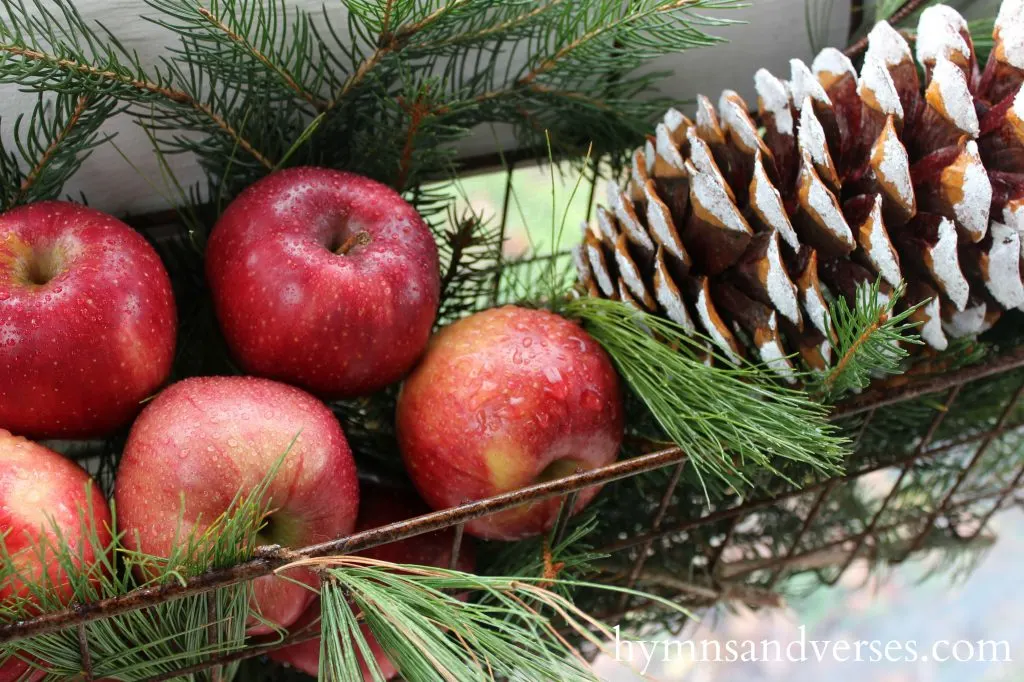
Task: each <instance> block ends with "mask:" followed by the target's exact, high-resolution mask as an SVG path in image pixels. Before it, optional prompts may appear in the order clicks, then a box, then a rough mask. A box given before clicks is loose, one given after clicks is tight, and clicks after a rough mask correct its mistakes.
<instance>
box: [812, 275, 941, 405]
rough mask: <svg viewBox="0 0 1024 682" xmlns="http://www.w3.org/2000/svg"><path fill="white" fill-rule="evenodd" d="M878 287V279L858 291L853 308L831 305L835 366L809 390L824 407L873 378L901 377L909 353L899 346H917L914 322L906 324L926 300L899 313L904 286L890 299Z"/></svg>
mask: <svg viewBox="0 0 1024 682" xmlns="http://www.w3.org/2000/svg"><path fill="white" fill-rule="evenodd" d="M880 287H881V280H878V281H876V282H875V283H874V284H872V285H871V286H862V287H859V288H858V289H857V295H856V300H855V301H854V305H853V307H850V305H849V303H847V301H846V299H845V298H844V297H842V296H840V297H838V298H837V299H836V300H835V301H834V302H833V303H832V304H831V305H830V306H829V323H830V325H831V327H832V330H833V331H834V332H835V336H836V343H835V354H836V361H835V363H834V364H833V365H832V367H831V368H830V369H829V370H828V372H826V373H825V374H823V375H822V376H821V378H820V380H819V382H818V384H817V385H816V386H815V387H813V388H812V392H814V393H816V394H818V395H820V396H821V397H822V399H823V400H825V401H827V402H835V400H837V399H838V398H840V397H842V396H843V395H845V394H847V393H849V392H850V391H859V390H862V389H864V388H867V386H868V384H869V383H870V382H871V380H872V378H874V377H878V376H886V375H890V374H899V373H900V371H901V367H902V363H903V361H904V360H905V359H906V358H907V356H908V354H909V353H908V351H907V349H906V348H905V347H904V346H903V344H916V345H920V344H921V339H920V337H919V336H917V335H916V334H913V333H912V330H913V329H915V328H916V327H917V323H916V322H912V321H909V319H910V316H911V315H913V314H914V312H915V311H916V310H917V309H918V308H920V307H921V306H923V305H925V304H926V303H928V301H922V302H921V303H918V304H917V305H914V306H910V307H908V308H906V309H905V310H903V311H902V312H899V313H897V312H896V305H897V304H898V303H899V302H900V299H901V298H902V297H903V292H904V290H905V288H906V287H905V285H901V286H899V287H898V288H897V289H895V290H894V291H893V292H892V294H891V295H888V296H887V295H885V294H883V293H882V292H881V290H880Z"/></svg>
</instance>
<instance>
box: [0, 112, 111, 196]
mask: <svg viewBox="0 0 1024 682" xmlns="http://www.w3.org/2000/svg"><path fill="white" fill-rule="evenodd" d="M115 105H116V102H115V101H114V100H112V99H110V98H108V97H93V96H89V95H79V96H75V95H70V94H66V93H61V92H58V93H56V94H55V95H52V96H48V95H46V94H44V93H39V95H38V96H37V99H36V105H35V107H34V108H33V110H32V113H31V114H30V115H29V116H28V117H27V118H26V116H25V115H21V116H18V118H17V119H16V120H15V122H14V144H15V149H16V150H10V151H8V150H5V149H3V147H2V146H0V212H2V211H6V210H7V209H10V208H13V207H14V206H18V205H21V204H28V203H31V202H33V201H41V200H43V199H56V198H58V197H59V196H60V192H61V189H62V188H63V186H64V183H65V182H67V180H68V178H70V177H71V176H72V175H74V173H75V171H77V170H78V168H79V166H81V164H82V162H83V161H84V160H85V159H86V158H88V156H89V154H90V153H91V152H92V150H93V149H94V148H95V147H97V146H98V145H100V144H102V143H103V142H105V141H106V140H107V139H108V138H107V137H106V136H103V135H101V134H100V132H99V128H100V126H101V125H102V124H103V122H104V121H106V120H107V118H108V117H110V116H111V115H112V114H113V113H114V111H115V110H116V106H115Z"/></svg>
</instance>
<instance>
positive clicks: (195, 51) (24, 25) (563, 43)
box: [0, 0, 737, 197]
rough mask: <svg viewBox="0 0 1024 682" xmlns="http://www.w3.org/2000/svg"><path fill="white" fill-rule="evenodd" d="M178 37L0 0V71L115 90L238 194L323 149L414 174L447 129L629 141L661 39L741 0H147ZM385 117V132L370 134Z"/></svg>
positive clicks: (16, 77)
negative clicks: (145, 54) (162, 42)
mask: <svg viewBox="0 0 1024 682" xmlns="http://www.w3.org/2000/svg"><path fill="white" fill-rule="evenodd" d="M148 4H149V7H150V8H151V10H152V13H151V14H150V15H148V16H146V17H145V18H146V19H148V20H149V21H152V22H153V23H155V24H157V25H159V26H160V27H162V28H163V29H165V30H167V31H169V32H170V33H171V34H172V35H173V36H174V37H176V38H177V42H176V44H175V45H174V46H173V47H172V48H171V49H170V50H169V51H168V52H167V53H166V54H165V55H164V56H163V57H162V58H161V60H160V61H159V63H158V64H157V65H156V66H152V67H150V66H146V65H144V64H143V63H142V62H141V60H140V58H139V57H138V55H137V54H135V53H134V52H132V51H130V50H128V49H127V48H125V47H124V45H123V44H122V43H121V42H120V41H119V40H118V39H117V37H116V35H115V34H114V33H113V32H112V31H108V30H107V29H106V28H105V27H103V26H101V25H94V24H91V23H90V22H87V21H86V20H85V19H84V18H83V17H82V16H81V15H80V14H79V13H78V12H77V10H76V9H75V7H74V5H73V4H71V3H70V1H69V0H58V2H56V3H45V2H43V1H42V0H0V17H2V18H3V20H2V21H0V83H14V84H17V85H19V86H21V87H23V88H28V89H32V90H37V91H60V92H62V93H65V94H67V95H68V96H71V97H73V98H77V97H82V96H87V97H96V98H100V97H109V98H110V99H112V100H116V101H117V102H118V103H119V106H121V107H124V108H125V109H126V110H127V111H128V112H129V113H130V114H131V115H133V116H135V117H136V118H137V119H139V120H140V121H142V122H144V123H145V125H146V126H148V127H149V128H150V129H152V130H153V131H154V132H155V133H156V137H157V139H158V140H159V144H160V148H161V150H163V151H164V152H165V153H180V152H187V153H190V154H194V155H195V156H196V157H197V159H198V160H199V162H200V164H201V165H202V166H203V168H204V169H205V170H206V171H207V173H208V174H209V176H210V178H211V182H212V185H213V186H214V188H216V191H217V192H218V193H220V192H224V193H226V194H227V196H228V197H231V196H233V195H234V194H235V193H237V191H238V190H240V189H241V188H242V187H244V186H246V185H248V184H250V183H251V182H252V181H254V180H256V179H258V178H259V177H261V176H262V175H265V174H266V173H268V172H270V171H271V170H273V169H275V168H277V167H279V166H281V165H297V164H310V163H312V164H318V165H325V166H330V167H334V168H343V169H346V170H352V171H356V172H360V173H363V174H365V175H369V176H371V177H374V178H376V179H379V180H381V181H384V182H386V183H388V184H391V185H392V186H394V187H396V188H398V189H399V190H411V189H413V188H417V187H419V186H420V185H422V184H423V182H424V181H425V180H427V179H429V178H431V177H433V178H436V177H439V176H440V177H445V176H448V175H449V174H450V171H451V169H452V168H453V166H454V160H455V153H456V150H455V147H454V146H453V144H452V143H453V142H456V141H458V140H459V139H461V138H463V137H465V136H466V135H467V134H468V133H469V131H470V130H472V129H473V128H476V127H478V126H480V125H484V124H494V123H505V124H511V125H513V126H514V127H515V128H516V129H517V130H518V132H519V141H520V144H521V145H523V146H531V145H539V144H541V143H542V141H543V137H542V135H543V134H544V133H545V131H550V132H551V135H552V139H553V144H554V145H555V147H556V148H557V149H559V150H560V151H570V152H575V153H579V152H582V148H583V147H584V146H585V145H586V144H587V143H589V142H593V143H594V144H595V146H596V147H597V148H598V149H602V150H618V149H621V148H624V147H626V146H628V145H630V144H633V143H634V142H635V141H636V140H637V139H639V138H640V136H641V135H642V134H643V132H644V131H645V130H646V128H647V124H648V120H649V119H650V118H651V117H653V116H654V115H656V114H658V113H660V111H661V110H662V109H663V107H664V102H662V101H660V100H658V99H657V98H647V97H639V95H640V94H642V93H649V92H650V91H651V90H652V88H653V86H654V84H655V83H656V81H657V78H658V76H656V75H653V74H646V75H641V76H637V77H630V78H622V77H621V76H623V75H624V74H626V73H629V72H630V71H632V70H634V69H636V68H637V67H639V66H641V65H643V64H645V63H647V62H649V61H650V60H652V59H654V58H657V57H659V56H661V55H664V54H668V53H672V52H678V51H680V50H684V49H688V48H694V47H701V46H706V45H710V44H714V43H715V42H718V40H719V39H718V38H716V37H714V36H712V35H710V34H709V33H707V31H706V30H707V29H709V28H715V27H720V26H722V25H724V24H727V23H729V22H728V21H727V20H724V19H718V18H711V17H709V16H707V15H706V14H705V11H706V10H721V9H727V8H730V7H733V6H735V5H736V4H737V3H736V2H735V0H686V1H685V2H684V1H682V0H636V1H635V2H630V3H629V4H628V6H626V7H625V8H623V6H622V4H621V3H620V2H618V0H597V1H595V2H590V3H574V2H565V1H564V0H548V1H547V2H544V3H535V2H523V1H515V2H504V1H501V2H498V1H497V0H449V1H448V2H444V3H439V2H430V3H423V2H413V1H411V0H402V1H396V2H388V3H378V2H361V1H356V0H351V1H350V2H347V3H346V6H347V10H348V13H347V25H346V26H345V27H344V28H345V29H347V30H341V28H340V27H337V26H335V25H333V24H332V21H331V20H330V17H329V16H328V13H327V12H326V10H325V11H324V12H323V14H322V15H321V14H320V13H316V14H313V13H309V12H305V11H302V10H299V9H297V8H292V7H289V5H288V4H287V3H285V2H284V1H283V0H271V2H256V1H255V0H211V2H209V4H208V5H203V4H200V3H197V2H194V1H193V0H149V2H148ZM381 131H388V132H389V134H385V135H382V134H381Z"/></svg>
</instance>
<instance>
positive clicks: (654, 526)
mask: <svg viewBox="0 0 1024 682" xmlns="http://www.w3.org/2000/svg"><path fill="white" fill-rule="evenodd" d="M685 468H686V460H683V461H682V462H680V463H679V464H677V465H676V468H675V470H674V471H673V472H672V478H671V479H669V482H668V485H667V486H665V492H664V493H663V494H662V496H661V502H660V503H659V504H658V509H657V510H656V511H655V513H654V519H653V520H652V521H651V530H655V531H656V530H658V529H659V528H661V522H662V521H663V520H664V519H665V514H666V513H667V512H668V507H669V505H670V504H671V503H672V495H674V494H675V492H676V487H677V486H678V485H679V479H680V478H682V475H683V469H685ZM653 544H654V540H651V541H650V542H646V543H644V545H643V546H642V547H641V548H640V550H639V552H638V554H637V557H636V561H634V562H633V567H632V569H630V571H629V576H628V577H627V579H626V589H630V590H631V589H633V585H635V584H636V581H637V578H639V577H640V572H641V571H643V570H644V564H646V563H647V555H648V553H649V552H650V551H651V546H652V545H653ZM629 597H630V595H629V594H628V593H626V592H623V593H622V595H621V596H620V597H619V608H620V609H624V608H626V606H627V604H629Z"/></svg>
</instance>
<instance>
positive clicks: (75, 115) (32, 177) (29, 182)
mask: <svg viewBox="0 0 1024 682" xmlns="http://www.w3.org/2000/svg"><path fill="white" fill-rule="evenodd" d="M88 106H89V98H88V97H87V96H85V95H82V96H80V97H79V98H78V101H77V103H76V104H75V108H74V110H73V111H72V112H71V116H69V117H68V120H67V122H66V123H65V124H64V125H63V126H61V128H60V129H59V130H58V131H57V134H56V135H54V136H53V139H51V140H50V144H48V145H47V146H46V149H44V150H43V153H42V154H41V155H40V157H39V158H38V159H37V160H36V162H35V165H33V166H32V168H30V169H29V171H28V173H26V174H25V179H24V180H23V181H22V182H21V185H20V186H19V187H18V192H17V194H15V195H14V198H13V200H12V201H11V203H12V205H13V204H20V203H21V202H22V200H24V198H25V196H26V195H27V194H28V191H29V190H30V189H31V188H32V186H33V185H34V184H36V181H37V180H39V176H40V175H42V174H43V172H44V171H45V169H46V166H47V165H48V164H49V163H50V161H51V160H52V159H53V157H54V155H55V154H56V153H57V150H58V149H59V148H60V146H61V145H62V144H63V143H64V141H65V140H66V139H67V138H68V136H69V135H70V134H71V131H72V129H73V128H74V127H75V126H76V125H78V120H79V119H80V118H81V117H82V114H84V113H85V110H86V108H87V107H88ZM18 132H20V131H18ZM15 135H16V136H18V133H15ZM18 137H20V136H18Z"/></svg>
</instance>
